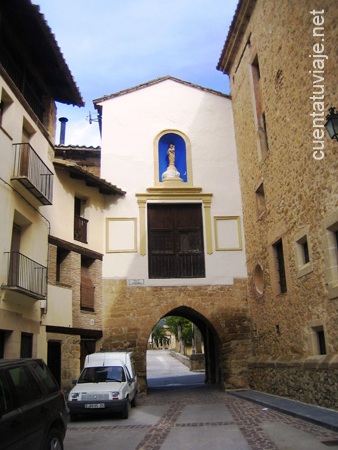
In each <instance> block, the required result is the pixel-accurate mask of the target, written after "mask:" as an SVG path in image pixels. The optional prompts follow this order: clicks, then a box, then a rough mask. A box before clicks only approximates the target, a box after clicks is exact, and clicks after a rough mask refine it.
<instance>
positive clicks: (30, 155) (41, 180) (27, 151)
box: [12, 143, 53, 205]
mask: <svg viewBox="0 0 338 450" xmlns="http://www.w3.org/2000/svg"><path fill="white" fill-rule="evenodd" d="M13 147H14V151H15V160H14V173H13V177H12V180H17V181H19V182H20V183H21V184H22V185H23V186H25V188H26V189H27V190H28V191H29V192H30V193H31V194H32V195H33V196H34V197H35V198H36V199H37V200H38V201H39V203H41V204H42V205H51V204H52V199H53V173H52V172H51V171H50V170H49V169H48V167H47V166H46V165H45V163H44V162H43V161H42V160H41V158H40V157H39V156H38V155H37V153H36V152H35V151H34V149H33V147H32V146H31V145H30V144H29V143H19V144H13Z"/></svg>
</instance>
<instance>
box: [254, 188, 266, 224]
mask: <svg viewBox="0 0 338 450" xmlns="http://www.w3.org/2000/svg"><path fill="white" fill-rule="evenodd" d="M256 205H257V214H258V218H260V217H261V216H262V215H263V213H265V211H266V204H265V194H264V185H263V183H261V184H260V185H259V186H258V189H257V190H256Z"/></svg>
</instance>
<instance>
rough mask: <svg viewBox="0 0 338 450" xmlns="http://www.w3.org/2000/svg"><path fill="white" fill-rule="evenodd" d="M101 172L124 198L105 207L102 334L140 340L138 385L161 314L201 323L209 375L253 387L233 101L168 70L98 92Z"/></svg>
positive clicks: (118, 340) (109, 340)
mask: <svg viewBox="0 0 338 450" xmlns="http://www.w3.org/2000/svg"><path fill="white" fill-rule="evenodd" d="M94 104H95V107H96V108H97V110H98V112H99V116H100V117H101V120H102V154H101V162H102V165H101V172H102V176H103V177H104V178H105V179H107V180H115V181H114V182H116V183H117V184H118V185H123V187H124V189H125V190H126V192H127V193H126V195H125V197H124V198H123V199H121V200H119V201H117V202H115V203H113V204H111V205H110V206H109V207H107V209H106V210H105V212H104V217H105V224H104V225H105V234H106V243H105V252H104V260H103V304H104V306H103V308H104V311H105V313H104V318H103V339H102V346H103V348H107V349H119V348H120V349H121V348H133V349H134V351H135V357H136V362H137V369H138V374H139V380H140V384H141V389H142V390H145V389H146V349H147V342H148V339H149V335H150V334H151V332H152V329H153V328H154V326H155V325H156V323H157V322H158V321H159V320H160V319H161V318H163V317H165V316H166V315H179V316H182V317H185V318H187V319H189V320H191V321H192V322H193V323H195V325H197V327H198V328H199V329H200V331H201V333H202V335H203V338H204V344H205V353H206V360H207V361H206V379H207V382H210V383H213V382H217V383H219V384H221V385H222V386H223V385H224V384H225V385H236V386H244V385H246V379H247V373H246V360H247V358H248V355H249V351H250V342H249V336H248V330H249V328H250V327H249V324H248V322H249V318H248V310H247V303H246V266H245V256H244V239H243V235H242V203H241V193H240V186H239V177H238V170H237V158H236V148H235V141H234V134H233V122H232V110H231V101H230V99H229V98H228V97H227V96H226V95H223V94H221V93H219V92H215V91H211V90H208V89H204V88H201V87H199V86H196V85H192V84H190V83H187V82H184V81H182V80H178V79H175V78H172V77H164V78H160V79H157V80H153V81H151V82H149V83H146V84H144V85H141V86H137V87H135V88H131V89H128V90H126V91H122V92H118V93H115V94H112V95H111V96H105V97H103V98H101V99H97V100H95V101H94Z"/></svg>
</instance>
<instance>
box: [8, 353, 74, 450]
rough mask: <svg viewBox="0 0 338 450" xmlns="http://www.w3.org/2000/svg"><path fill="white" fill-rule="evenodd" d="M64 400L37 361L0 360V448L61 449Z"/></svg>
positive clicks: (65, 420) (65, 409)
mask: <svg viewBox="0 0 338 450" xmlns="http://www.w3.org/2000/svg"><path fill="white" fill-rule="evenodd" d="M67 421H68V414H67V407H66V403H65V398H64V395H63V393H62V391H61V390H60V387H59V385H58V384H57V382H56V381H55V379H54V377H53V376H52V374H51V372H50V371H49V369H48V367H47V366H46V364H45V363H44V362H43V361H42V360H41V359H17V360H6V359H0V449H1V450H23V449H24V450H31V449H34V450H52V449H53V450H63V440H64V437H65V434H66V429H67Z"/></svg>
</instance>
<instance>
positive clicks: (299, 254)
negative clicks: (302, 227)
mask: <svg viewBox="0 0 338 450" xmlns="http://www.w3.org/2000/svg"><path fill="white" fill-rule="evenodd" d="M295 255H296V265H297V271H298V273H297V276H298V277H301V276H304V275H307V274H308V273H310V272H312V270H313V268H312V258H311V248H310V245H309V240H308V235H307V232H304V231H302V232H299V233H298V234H297V235H296V236H295Z"/></svg>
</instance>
